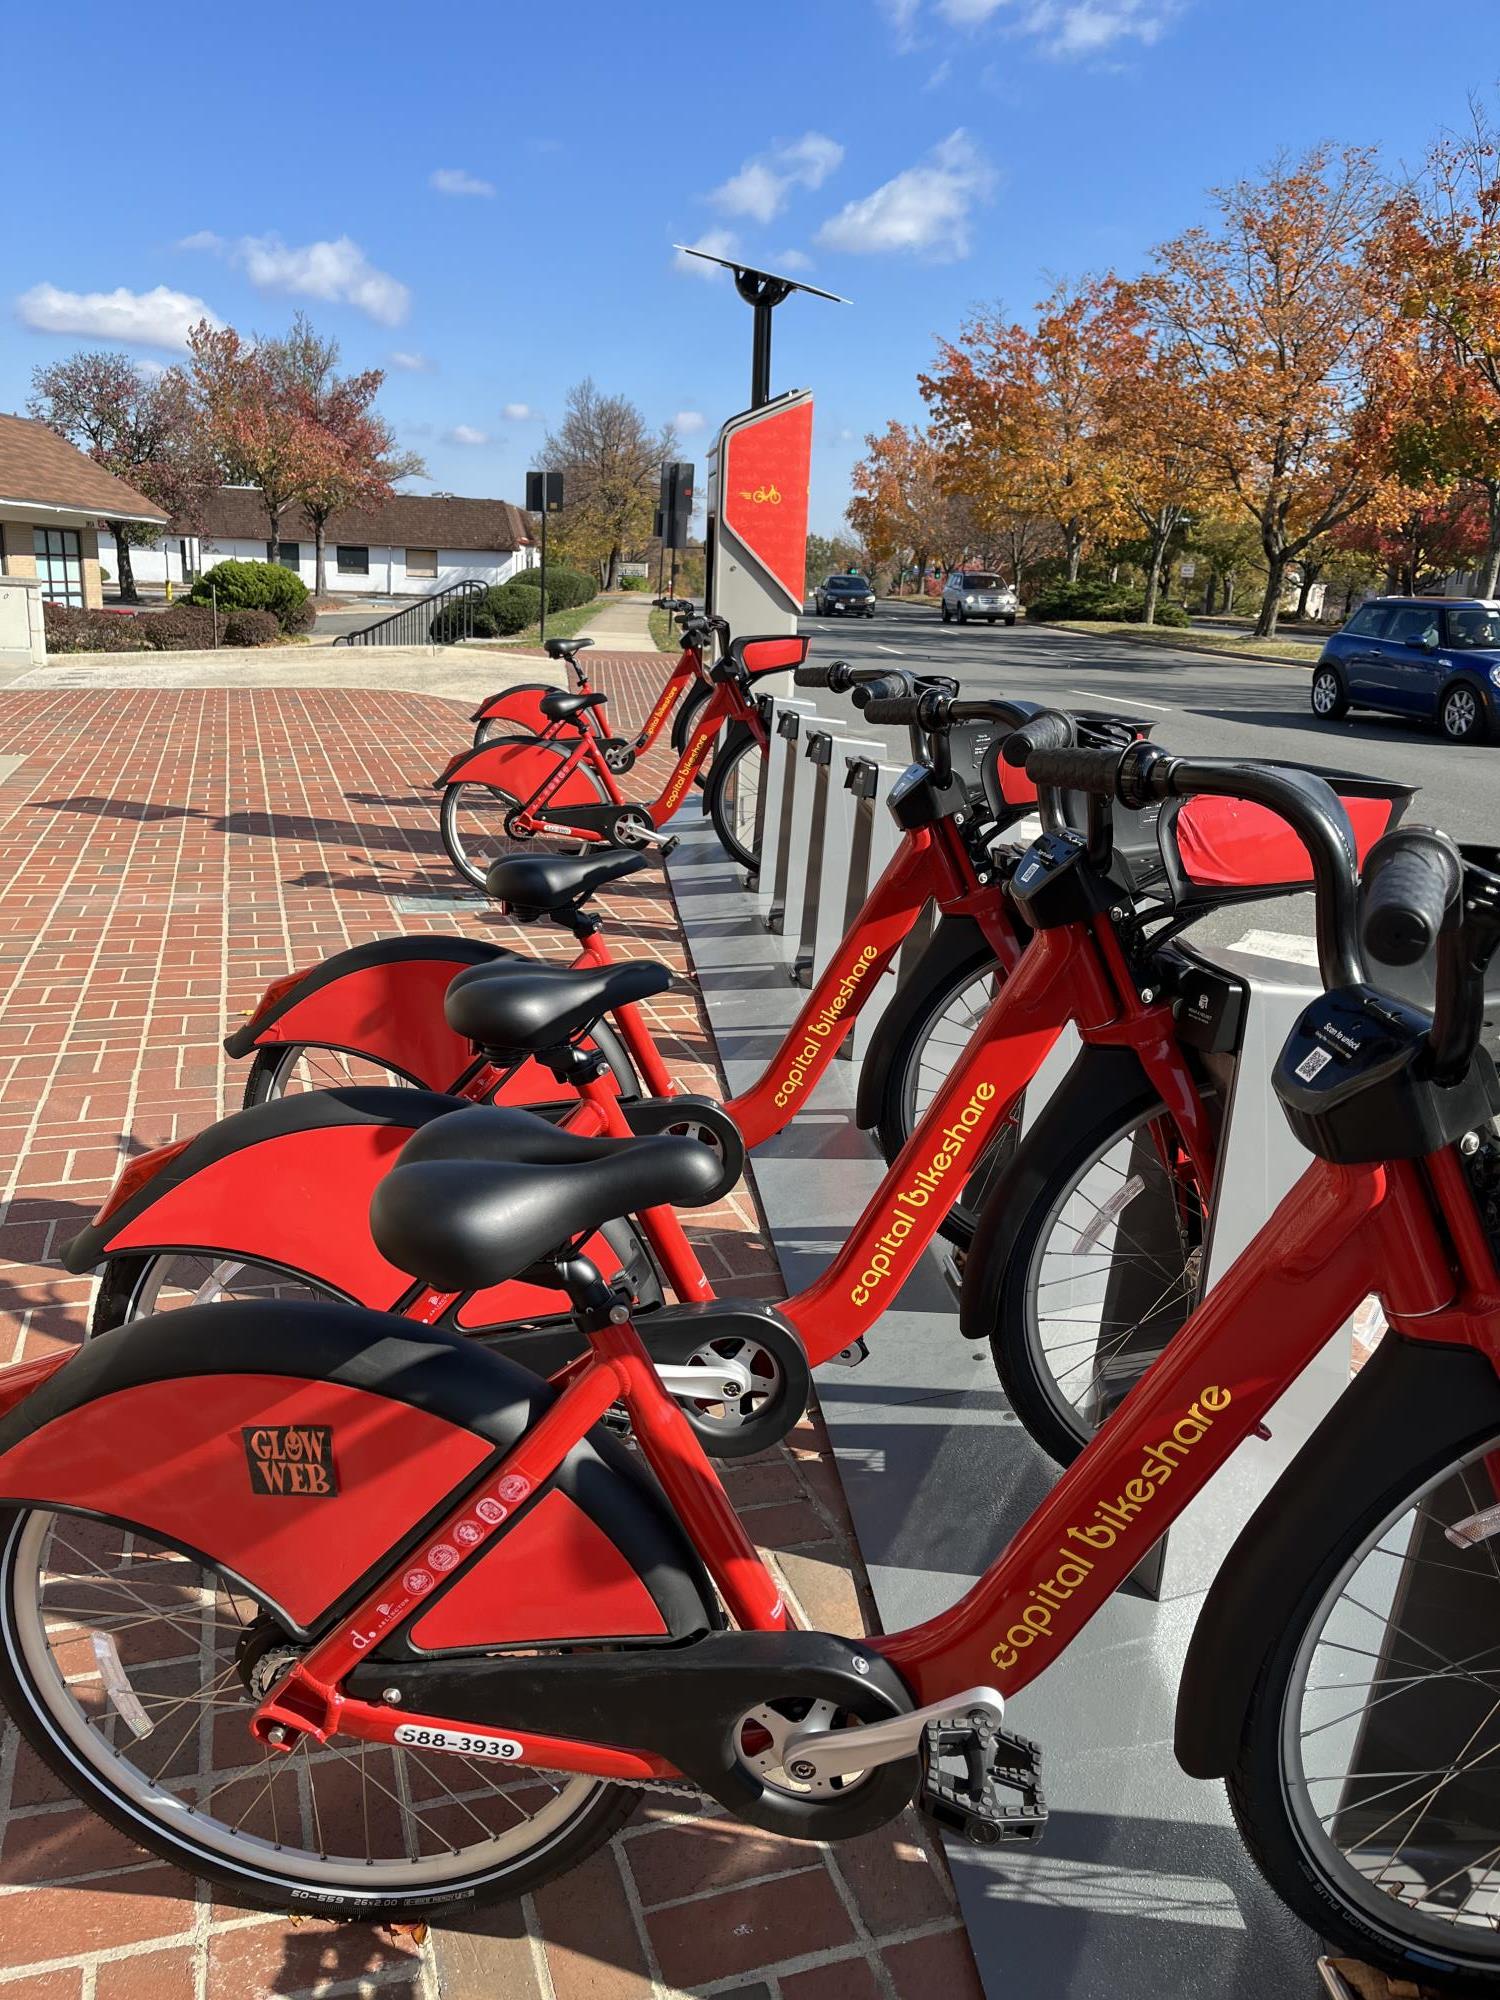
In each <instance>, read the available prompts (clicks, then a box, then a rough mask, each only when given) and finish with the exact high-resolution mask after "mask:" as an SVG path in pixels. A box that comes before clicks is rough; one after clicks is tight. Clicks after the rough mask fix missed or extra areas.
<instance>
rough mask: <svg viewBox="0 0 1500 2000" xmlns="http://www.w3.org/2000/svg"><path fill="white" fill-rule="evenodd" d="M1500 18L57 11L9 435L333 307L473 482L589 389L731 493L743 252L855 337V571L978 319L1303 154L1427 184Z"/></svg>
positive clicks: (839, 384) (4, 401)
mask: <svg viewBox="0 0 1500 2000" xmlns="http://www.w3.org/2000/svg"><path fill="white" fill-rule="evenodd" d="M1490 4H1492V0H1482V4H1481V5H1480V6H1479V7H1478V8H1476V7H1474V6H1473V5H1472V4H1462V5H1461V4H1459V0H1426V4H1424V6H1423V7H1422V8H1421V11H1420V20H1419V21H1418V20H1417V19H1415V18H1414V16H1413V13H1412V10H1411V7H1410V6H1409V4H1398V0H1314V4H1311V5H1310V4H1308V0H1296V4H1294V0H801V4H790V0H756V4H755V5H754V6H747V5H744V4H735V0H730V4H727V5H726V4H723V0H720V4H717V5H714V4H710V5H706V6H705V5H704V4H702V0H697V4H695V5H692V6H688V5H684V4H681V0H655V4H653V5H652V6H650V7H648V8H646V9H644V10H636V11H633V12H632V11H631V10H629V9H624V8H620V7H619V6H613V5H612V6H606V5H603V4H600V0H571V4H568V5H563V6H553V7H550V8H549V7H541V8H534V9H529V10H528V9H523V8H521V7H519V6H518V5H516V0H509V4H507V5H505V6H496V5H495V4H493V0H491V4H490V5H488V6H480V5H472V4H468V0H450V4H449V5H448V6H446V7H444V8H441V9H437V10H434V11H433V12H432V13H431V14H428V13H426V12H425V11H424V10H419V9H416V8H414V7H412V6H411V5H410V4H405V5H396V4H391V0H369V3H368V4H365V5H362V6H360V7H358V8H350V7H344V6H341V5H339V4H338V0H333V4H331V5H329V6H326V7H324V8H322V9H321V10H316V11H315V12H314V13H311V14H308V15H305V16H299V17H297V18H296V19H295V20H294V19H293V18H291V17H289V16H288V17H283V16H269V15H268V16H264V17H257V16H256V15H255V14H253V13H251V14H246V13H245V12H244V10H243V9H240V10H234V11H228V10H223V9H208V10H198V11H197V12H195V13H193V14H192V15H191V16H184V17H183V18H182V20H181V21H180V22H174V21H169V20H168V19H167V18H166V17H157V16H150V15H140V16H133V17H131V18H130V20H129V22H128V23H127V24H126V40H125V42H124V43H123V44H122V43H121V41H120V35H121V26H122V17H121V16H120V14H119V12H118V9H116V8H113V7H111V8H108V9H106V8H104V7H103V6H101V5H97V4H93V0H83V4H80V5H75V6H74V7H71V8H68V9H55V8H50V9H49V8H36V7H30V8H21V9H19V10H16V11H15V12H14V14H13V17H12V18H11V20H10V22H9V23H8V26H7V31H6V70H7V75H8V80H9V82H10V84H11V86H12V88H11V89H10V90H9V91H8V92H7V109H6V121H5V130H4V137H3V140H0V159H3V160H4V161H5V163H6V172H5V175H4V181H5V185H6V187H7V188H8V189H9V191H10V194H11V197H12V198H11V201H10V202H9V203H8V205H7V217H6V226H5V253H4V264H3V268H4V273H5V281H4V286H3V293H4V295H5V296H3V297H0V409H13V410H19V409H22V408H24V405H25V400H26V396H27V393H28V388H29V380H30V374H31V370H32V369H33V368H34V367H36V366H37V365H38V364H39V363H45V362H47V361H50V360H54V359H57V358H59V357H61V356H62V355H64V354H67V353H70V352H72V351H73V350H74V349H75V348H77V347H80V346H97V345H108V346H120V347H123V348H124V349H126V351H128V352H130V353H132V354H135V355H138V356H139V357H140V358H141V359H142V360H143V361H155V362H158V363H160V362H165V361H169V360H171V359H172V358H173V354H174V351H175V350H174V345H173V343H174V341H176V340H178V339H179V338H180V332H181V328H182V327H183V325H184V324H186V323H187V322H188V321H189V320H190V319H191V318H193V317H195V316H196V315H197V314H198V312H199V311H201V310H205V309H206V310H207V311H208V312H209V313H211V314H212V315H214V316H215V317H217V318H219V319H221V320H224V321H227V322H229V323H231V324H233V325H236V326H238V327H240V328H241V329H242V330H247V331H248V330H251V329H255V330H261V331H276V330H279V329H280V328H282V327H283V326H284V325H285V324H286V322H287V321H288V319H289V318H290V316H291V314H292V312H293V311H295V310H296V308H297V307H298V306H304V307H306V308H307V310H308V311H309V312H310V313H311V315H312V316H313V318H314V321H315V323H316V324H317V325H318V327H319V328H320V329H321V330H324V331H326V332H331V333H334V334H336V335H337V336H338V338H339V340H340V341H341V342H342V344H343V348H344V354H345V359H346V361H347V362H348V363H349V364H351V365H356V366H360V367H366V366H374V365H379V366H383V367H386V368H387V369H388V370H389V371H390V373H389V379H388V381H387V384H386V388H385V390H384V392H383V397H382V402H383V407H384V408H385V409H386V411H387V413H388V414H389V415H390V417H391V418H392V420H393V421H394V423H395V425H396V427H397V429H398V432H399V434H400V437H401V439H402V442H403V443H405V444H407V445H409V446H411V447H412V448H414V449H416V450H418V451H420V452H422V453H423V455H424V456H425V458H426V459H427V462H428V466H429V469H430V472H431V475H432V478H431V481H430V483H431V484H433V485H436V486H438V487H441V488H444V489H447V490H451V491H454V492H459V493H470V494H491V495H499V496H502V497H507V498H513V499H519V498H520V497H521V490H522V487H521V480H522V474H523V473H524V471H525V469H526V467H527V466H528V464H530V463H531V462H532V459H533V455H534V452H535V449H536V446H537V443H538V442H539V440H540V437H541V435H542V432H543V430H544V428H545V425H546V423H547V421H548V420H549V419H553V418H555V417H556V416H557V415H558V414H559V413H560V411H561V408H562V403H563V398H564V396H565V394H566V392H567V389H568V387H569V385H570V384H571V383H572V382H574V381H576V380H577V379H578V378H579V377H581V376H583V375H586V374H591V375H592V376H593V377H594V379H595V380H596V381H597V382H598V383H599V385H600V386H601V388H604V389H606V390H610V391H619V392H622V393H624V394H627V395H629V396H631V397H632V398H634V399H635V400H636V401H637V402H638V403H639V404H640V405H641V407H642V409H643V410H644V411H645V413H646V415H647V416H648V418H649V419H650V420H651V421H652V422H653V423H659V422H661V421H663V420H666V419H668V418H674V417H676V418H679V419H680V428H681V432H682V445H683V452H684V456H688V457H692V458H695V459H696V460H697V461H698V462H699V463H700V465H701V462H702V458H703V454H704V451H705V449H706V446H707V444H708V442H709V440H710V439H711V437H712V434H713V431H714V430H715V429H716V428H717V426H718V424H719V423H720V422H721V421H722V420H723V418H724V417H725V416H727V415H728V414H730V413H731V412H732V411H734V410H736V409H738V408H740V407H742V405H743V403H744V401H745V399H746V384H747V378H748V366H749V313H748V311H747V309H746V308H745V307H744V306H742V305H741V304H740V303H739V301H738V300H737V299H736V298H735V296H734V294H733V290H732V288H731V286H730V285H729V283H728V281H727V280H726V279H719V280H713V279H705V278H703V277H701V276H698V275H695V274H693V273H691V272H689V271H684V270H681V269H679V268H677V266H676V262H675V260H674V258H673V255H672V252H671V249H670V245H671V244H672V242H673V241H674V240H677V241H687V242H692V241H705V242H707V243H708V244H710V245H718V246H721V247H733V249H734V251H735V253H736V254H740V255H743V256H745V257H747V258H748V259H750V260H751V261H755V262H764V263H768V264H770V265H771V266H773V267H775V268H780V269H786V268H790V267H795V268H796V269H797V270H798V271H802V272H805V274H806V275H807V276H808V278H809V279H810V280H811V281H812V282H814V283H817V284H819V285H823V286H825V287H827V288H828V289H829V290H832V291H835V292H840V293H843V294H846V295H847V296H848V297H849V298H850V299H851V300H852V301H853V303H852V304H851V305H848V306H834V305H827V304H824V303H822V302H821V301H818V300H813V299H796V300H793V301H792V302H790V303H788V304H787V305H786V306H785V307H783V308H782V310H781V311H780V313H779V314H778V315H777V334H776V350H775V360H774V368H773V372H774V386H775V387H777V388H781V389H784V388H790V387H793V386H803V385H810V386H811V387H812V388H813V389H814V390H815V391H816V394H817V410H818V415H817V428H816V439H815V447H814V456H815V473H814V487H813V510H812V524H813V526H814V527H815V528H818V529H821V530H823V531H824V532H829V531H832V530H834V529H836V528H837V526H838V525H839V522H840V517H841V515H842V511H843V508H844V505H845V503H846V501H847V498H848V471H849V466H850V464H851V463H852V461H853V460H854V458H856V457H857V456H858V455H859V449H860V441H861V439H862V437H863V435H864V433H865V432H866V431H869V430H872V429H878V428H880V427H881V426H882V425H883V424H884V422H885V420H886V419H887V418H888V417H891V416H899V417H902V418H905V419H911V418H914V417H918V416H919V415H920V413H921V405H920V399H919V398H918V396H917V393H916V386H915V376H916V373H917V371H918V369H919V368H921V367H922V366H923V365H925V363H926V362H927V361H928V359H929V357H930V355H931V353H932V350H933V343H934V338H935V336H937V335H939V334H946V333H951V332H953V331H955V330H956V328H957V326H958V324H959V322H960V320H961V319H962V317H963V315H964V314H965V312H966V311H967V310H968V309H969V308H970V307H972V306H974V305H976V304H980V303H988V302H992V301H998V302H1001V303H1003V304H1004V305H1005V306H1006V307H1007V308H1008V309H1009V310H1010V311H1012V312H1013V313H1015V314H1016V315H1017V316H1018V317H1024V316H1025V315H1026V313H1027V312H1028V311H1029V309H1030V307H1031V306H1032V304H1033V303H1034V301H1035V300H1036V299H1037V298H1038V297H1040V296H1041V294H1042V293H1043V292H1044V291H1045V290H1046V289H1047V288H1048V285H1049V283H1050V282H1051V280H1052V279H1053V278H1054V277H1058V276H1066V277H1078V276H1080V275H1082V274H1084V273H1086V272H1089V271H1096V270H1103V269H1105V268H1107V267H1109V266H1111V265H1113V266H1114V267H1115V268H1117V269H1120V270H1122V271H1128V270H1134V269H1138V268H1140V266H1141V265H1142V264H1143V263H1144V262H1145V260H1146V258H1147V255H1148V253H1149V250H1150V247H1151V245H1152V244H1153V243H1154V242H1156V241H1159V240H1160V239H1161V238H1163V237H1165V236H1167V235H1169V234H1172V233H1175V232H1176V231H1177V230H1179V229H1181V228H1183V227H1185V226H1187V225H1188V224H1190V223H1192V222H1193V221H1195V220H1197V219H1199V218H1200V217H1201V216H1202V215H1203V214H1204V213H1205V208H1206V199H1205V190H1206V189H1207V188H1208V187H1210V186H1211V185H1213V184H1214V183H1222V182H1224V181H1226V180H1229V179H1232V178H1235V177H1237V176H1239V175H1241V174H1243V173H1247V172H1250V171H1252V170H1253V169H1254V168H1256V167H1257V166H1258V165H1260V164H1263V163H1264V162H1265V161H1266V160H1267V159H1268V158H1269V157H1270V156H1271V155H1272V154H1274V153H1275V152H1276V151H1277V149H1278V148H1281V147H1288V148H1291V149H1300V148H1303V147H1305V146H1307V145H1309V144H1311V143H1313V142H1314V141H1316V140H1318V139H1321V138H1330V139H1333V140H1335V141H1337V142H1340V143H1343V142H1352V143H1358V144H1364V145H1377V146H1379V147H1380V148H1381V149H1382V150H1383V152H1384V153H1385V154H1386V156H1387V158H1388V159H1389V160H1390V162H1391V163H1392V164H1393V165H1399V164H1400V163H1402V162H1403V161H1404V162H1407V163H1415V161H1416V160H1417V159H1418V158H1419V157H1420V155H1421V152H1422V150H1423V148H1424V146H1425V144H1426V142H1427V140H1428V139H1429V138H1430V137H1431V136H1432V135H1433V133H1434V132H1435V131H1436V130H1437V129H1438V128H1439V127H1440V126H1442V125H1444V124H1451V123H1454V122H1456V121H1458V120H1460V119H1461V118H1462V116H1463V114H1464V104H1465V96H1466V93H1468V92H1469V91H1471V90H1474V89H1483V88H1486V87H1488V86H1490V85H1491V84H1492V83H1493V81H1494V78H1493V76H1492V75H1491V73H1490V69H1487V68H1484V67H1482V62H1483V59H1482V58H1481V57H1480V55H1479V53H1478V51H1479V48H1480V44H1481V42H1482V40H1483V35H1482V32H1481V24H1482V22H1483V21H1484V19H1485V17H1486V15H1487V12H1488V9H1489V5H1490ZM1492 68H1493V69H1495V70H1500V62H1496V63H1495V64H1494V65H1492ZM28 75H29V76H31V77H32V78H33V79H34V84H35V87H34V88H30V89H28V88H19V89H18V88H16V85H17V84H18V82H19V80H20V79H22V78H24V77H26V76H28ZM200 302H201V303H200Z"/></svg>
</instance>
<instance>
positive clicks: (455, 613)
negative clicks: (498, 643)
mask: <svg viewBox="0 0 1500 2000" xmlns="http://www.w3.org/2000/svg"><path fill="white" fill-rule="evenodd" d="M547 581H548V586H549V588H548V591H547V596H548V599H549V605H548V609H549V610H550V609H551V608H552V606H551V604H550V599H551V596H552V591H551V588H550V586H551V581H552V579H551V577H550V576H549V577H548V579H547ZM541 603H542V593H541V588H540V586H539V585H538V584H535V583H531V584H526V583H519V582H511V583H499V584H491V585H490V587H489V589H488V590H487V591H486V592H485V593H484V596H483V597H481V598H478V599H476V600H474V601H473V602H472V603H471V604H465V603H464V602H463V601H462V600H461V599H460V600H457V601H455V602H454V603H452V604H445V605H444V606H443V608H442V610H441V611H438V612H437V613H435V614H434V616H433V620H432V623H431V625H429V626H428V628H427V630H428V636H429V638H430V639H431V640H432V643H433V644H434V645H435V646H450V645H452V644H453V642H454V641H455V640H456V639H462V638H463V637H464V636H465V634H468V635H470V636H472V637H473V638H475V639H508V638H509V637H510V636H511V634H512V633H515V632H524V631H525V629H526V627H527V626H528V625H534V624H535V623H536V622H537V614H538V612H539V611H540V609H541Z"/></svg>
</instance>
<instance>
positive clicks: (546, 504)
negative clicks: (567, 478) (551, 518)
mask: <svg viewBox="0 0 1500 2000" xmlns="http://www.w3.org/2000/svg"><path fill="white" fill-rule="evenodd" d="M562 503H563V476H562V474H561V473H560V472H528V473H527V475H526V511H527V513H528V514H556V513H559V512H560V511H561V509H562Z"/></svg>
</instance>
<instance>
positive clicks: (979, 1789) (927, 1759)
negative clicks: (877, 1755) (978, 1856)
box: [918, 1722, 1047, 1847]
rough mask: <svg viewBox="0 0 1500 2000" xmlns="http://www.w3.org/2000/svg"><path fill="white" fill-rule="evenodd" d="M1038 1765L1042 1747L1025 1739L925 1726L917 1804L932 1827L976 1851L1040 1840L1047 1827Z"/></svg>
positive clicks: (948, 1726)
mask: <svg viewBox="0 0 1500 2000" xmlns="http://www.w3.org/2000/svg"><path fill="white" fill-rule="evenodd" d="M1041 1764H1042V1750H1041V1745H1040V1744H1039V1743H1033V1742H1032V1741H1031V1739H1030V1737H1028V1736H1016V1735H1013V1734H1012V1732H1011V1731H1010V1730H1008V1729H997V1730H980V1729H975V1728H971V1727H969V1726H967V1725H965V1724H962V1723H943V1722H929V1723H928V1725H927V1728H926V1730H925V1731H924V1733H923V1737H922V1788H921V1791H920V1792H919V1794H918V1804H919V1805H920V1806H921V1809H922V1811H923V1812H924V1813H926V1815H927V1817H928V1818H929V1819H930V1820H932V1821H933V1822H934V1823H935V1824H936V1825H938V1826H944V1827H947V1828H949V1829H950V1830H951V1831H952V1832H954V1833H958V1834H962V1836H963V1838H964V1839H965V1840H968V1841H971V1842H972V1843H973V1844H974V1845H975V1846H976V1847H999V1846H1001V1845H1002V1844H1005V1843H1014V1842H1017V1841H1031V1840H1040V1839H1041V1837H1042V1829H1043V1827H1045V1825H1046V1824H1047V1806H1046V1801H1045V1800H1044V1799H1043V1797H1042V1789H1041ZM1007 1793H1014V1794H1016V1795H1017V1798H1016V1800H1015V1801H1014V1802H1013V1801H1011V1800H1010V1799H1008V1798H1007V1797H1006V1796H1005V1795H1006V1794H1007Z"/></svg>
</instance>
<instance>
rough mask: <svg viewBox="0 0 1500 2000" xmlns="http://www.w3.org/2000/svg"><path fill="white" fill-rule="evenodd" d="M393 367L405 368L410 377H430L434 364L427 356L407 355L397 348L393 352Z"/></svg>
mask: <svg viewBox="0 0 1500 2000" xmlns="http://www.w3.org/2000/svg"><path fill="white" fill-rule="evenodd" d="M391 366H392V367H393V368H403V369H405V371H406V372H407V374H408V375H430V374H431V373H432V363H431V362H430V361H429V360H428V359H427V356H426V355H425V354H415V353H406V352H405V351H403V349H401V348H399V347H397V348H394V349H393V350H392V352H391Z"/></svg>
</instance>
